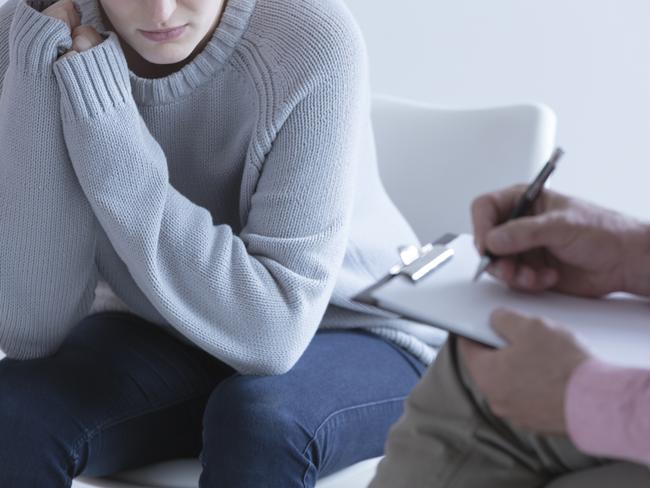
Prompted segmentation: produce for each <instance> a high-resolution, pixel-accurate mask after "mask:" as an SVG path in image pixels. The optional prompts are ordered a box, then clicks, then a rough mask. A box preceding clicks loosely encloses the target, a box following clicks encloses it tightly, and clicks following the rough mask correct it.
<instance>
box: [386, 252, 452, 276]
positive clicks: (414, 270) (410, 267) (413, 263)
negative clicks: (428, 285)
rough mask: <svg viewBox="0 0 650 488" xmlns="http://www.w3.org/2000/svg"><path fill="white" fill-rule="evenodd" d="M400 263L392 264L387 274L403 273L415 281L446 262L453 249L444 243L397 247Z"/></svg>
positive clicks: (450, 256)
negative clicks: (418, 246) (419, 246)
mask: <svg viewBox="0 0 650 488" xmlns="http://www.w3.org/2000/svg"><path fill="white" fill-rule="evenodd" d="M399 255H400V259H401V260H402V264H401V265H400V264H396V265H395V266H393V267H392V268H391V269H390V271H389V274H390V275H392V276H396V275H403V276H406V277H408V278H410V279H411V281H413V283H417V281H418V280H421V279H422V278H424V277H425V276H426V275H428V274H429V273H431V271H433V270H434V269H437V268H438V267H439V266H441V265H442V264H444V263H446V262H447V261H448V260H449V259H451V258H452V257H453V256H454V250H453V249H452V248H450V247H447V245H446V244H436V243H429V244H427V245H425V246H423V247H422V248H420V249H418V248H417V246H402V247H400V248H399Z"/></svg>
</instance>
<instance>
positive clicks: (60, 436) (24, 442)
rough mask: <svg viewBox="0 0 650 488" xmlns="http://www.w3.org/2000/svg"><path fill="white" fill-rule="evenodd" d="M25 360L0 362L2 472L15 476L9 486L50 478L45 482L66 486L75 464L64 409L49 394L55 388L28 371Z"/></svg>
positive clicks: (0, 446) (0, 450)
mask: <svg viewBox="0 0 650 488" xmlns="http://www.w3.org/2000/svg"><path fill="white" fill-rule="evenodd" d="M34 361H41V360H34ZM27 363H29V361H15V360H8V359H5V360H2V361H0V472H2V473H3V478H4V477H5V474H6V473H12V476H14V478H11V480H12V483H14V484H13V485H12V484H8V485H7V486H28V484H24V483H28V481H27V480H33V482H36V480H39V481H40V480H47V479H50V480H51V483H50V484H48V485H42V486H64V485H65V483H66V482H67V480H69V479H71V477H72V476H73V475H74V471H75V465H76V460H75V458H74V455H73V450H72V447H73V446H71V445H69V444H68V443H67V438H68V437H70V436H69V433H67V434H68V435H66V431H65V429H66V425H67V423H66V422H65V416H66V415H67V414H66V408H65V405H64V404H63V403H62V402H61V401H60V399H58V398H56V397H55V396H52V395H51V394H50V390H51V387H48V385H47V384H39V383H38V382H36V381H33V377H32V376H33V375H30V374H26V373H27V369H28V368H27V366H28V364H27ZM32 364H35V363H32ZM6 476H8V475H6ZM57 480H58V481H59V483H60V484H58V483H57V482H56V481H57ZM29 482H30V483H31V482H32V481H29ZM21 483H23V484H21ZM29 486H37V485H35V484H31V485H29Z"/></svg>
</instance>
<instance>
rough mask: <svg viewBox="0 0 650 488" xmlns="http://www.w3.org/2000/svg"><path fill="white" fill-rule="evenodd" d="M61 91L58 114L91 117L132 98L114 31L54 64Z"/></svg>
mask: <svg viewBox="0 0 650 488" xmlns="http://www.w3.org/2000/svg"><path fill="white" fill-rule="evenodd" d="M54 74H55V75H56V77H57V80H58V82H59V88H60V90H61V117H62V119H63V121H65V122H70V121H74V120H79V119H86V118H94V117H97V116H101V115H103V114H105V113H106V112H109V111H111V110H114V109H117V108H120V107H124V106H125V105H126V104H127V103H129V101H132V100H133V98H132V95H131V82H130V80H129V69H128V66H127V62H126V58H125V57H124V53H123V51H122V48H121V46H120V42H119V39H118V37H117V34H115V32H112V31H110V32H108V38H107V39H105V40H104V41H103V42H102V43H101V44H99V45H97V46H93V47H92V48H90V49H88V50H86V51H83V52H80V53H78V54H75V55H73V56H68V57H66V58H63V59H60V60H58V61H57V62H56V63H54Z"/></svg>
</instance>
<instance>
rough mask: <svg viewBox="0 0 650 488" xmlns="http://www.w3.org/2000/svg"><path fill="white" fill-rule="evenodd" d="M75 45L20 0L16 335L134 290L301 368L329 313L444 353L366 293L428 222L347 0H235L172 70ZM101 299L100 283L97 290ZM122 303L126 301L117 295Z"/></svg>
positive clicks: (232, 345) (235, 354)
mask: <svg viewBox="0 0 650 488" xmlns="http://www.w3.org/2000/svg"><path fill="white" fill-rule="evenodd" d="M96 2H97V0H77V3H78V4H79V5H80V7H81V10H82V19H81V21H82V24H87V25H91V26H93V27H95V28H96V29H97V30H98V32H100V34H103V36H104V37H105V40H104V41H103V42H102V43H101V44H100V45H98V46H96V47H94V48H92V49H90V50H88V51H85V52H83V53H81V54H78V55H76V56H72V57H69V58H66V59H63V60H57V57H58V49H59V48H67V49H69V48H70V47H71V45H72V40H71V37H70V33H69V30H68V28H67V26H66V25H65V23H64V22H63V21H61V20H58V19H54V18H52V17H49V16H46V15H44V14H42V13H41V10H42V8H44V6H46V5H48V4H51V3H53V2H52V1H49V2H48V1H45V2H43V1H37V0H9V1H8V2H7V3H6V4H4V5H2V6H1V7H0V89H1V90H2V91H1V97H0V185H1V188H0V223H1V225H2V232H1V233H0V348H1V349H3V350H4V351H5V352H6V354H7V356H9V357H14V358H20V359H25V358H34V357H40V356H45V355H48V354H51V353H53V352H54V351H56V350H57V348H58V347H59V346H60V344H61V342H62V341H63V339H64V338H65V337H66V335H67V333H68V332H69V331H70V329H71V328H72V327H73V326H74V325H75V324H77V323H78V322H79V321H80V320H81V319H82V318H83V317H85V316H87V315H88V314H89V313H91V312H93V311H97V310H99V309H101V308H102V307H103V308H110V305H109V306H108V307H107V306H106V303H110V301H108V302H107V301H106V300H104V301H103V302H101V304H98V302H97V301H95V302H94V300H95V290H96V288H97V289H100V287H101V286H104V287H105V288H104V289H105V290H108V293H110V294H112V293H114V294H115V295H116V296H117V297H119V303H120V304H123V308H126V309H128V310H129V311H131V312H132V313H134V314H137V315H139V316H141V317H143V318H145V319H147V320H150V321H152V322H154V323H157V324H160V326H161V327H164V328H166V329H167V330H168V331H169V332H170V333H172V334H174V335H176V336H177V337H178V338H179V339H181V340H184V341H186V342H188V343H191V344H193V345H196V346H197V347H200V348H202V349H204V350H205V351H207V352H209V353H210V354H212V355H213V356H215V357H217V358H219V359H220V360H222V361H224V362H225V363H227V364H229V365H231V366H232V367H233V368H235V369H236V370H238V371H240V372H242V373H245V374H278V373H282V372H285V371H287V370H288V369H290V368H291V367H292V366H293V364H295V362H296V361H297V359H298V358H299V357H300V355H301V354H302V353H303V351H304V350H305V348H306V347H307V345H308V344H309V342H310V340H311V339H312V337H313V335H314V333H315V332H316V330H317V329H318V328H319V327H334V328H355V327H363V328H367V329H369V330H372V331H373V332H375V333H377V334H381V335H383V336H384V337H387V338H389V339H391V340H393V341H395V342H396V343H397V344H399V345H400V346H401V347H404V348H406V349H408V350H410V351H412V352H413V353H415V354H416V355H417V356H418V357H419V358H420V359H422V360H423V361H425V362H430V361H431V360H432V359H433V356H434V352H435V349H434V348H433V347H431V346H437V345H439V344H440V342H441V341H442V340H443V339H444V334H443V333H441V332H440V331H437V330H435V329H433V328H430V327H426V326H421V325H419V324H415V323H412V322H409V321H405V320H402V319H400V318H398V317H396V316H394V315H391V314H388V313H382V312H379V311H377V310H375V309H373V308H371V307H367V306H362V305H359V304H356V303H354V302H352V301H351V300H350V297H351V296H352V295H354V294H355V293H356V292H357V291H359V290H360V289H362V288H364V287H365V286H368V285H369V284H370V283H372V282H373V281H374V280H376V279H377V278H379V277H380V276H381V275H383V274H384V273H385V272H386V270H387V269H388V268H389V267H390V266H392V265H393V264H395V262H396V261H398V254H397V252H396V249H397V247H398V246H399V245H401V244H410V243H414V242H417V238H416V237H415V235H414V233H413V232H412V230H411V228H410V227H409V225H408V224H407V223H406V221H405V220H404V219H403V217H402V216H401V215H400V213H399V212H398V211H397V209H396V208H395V207H394V205H393V204H392V203H391V201H390V200H389V198H388V197H387V195H386V193H385V192H384V189H383V187H382V185H381V183H380V180H379V175H378V171H377V165H376V161H375V153H374V142H373V138H372V130H371V123H370V116H369V114H370V107H369V98H370V97H369V85H368V80H367V62H366V55H365V47H364V44H363V40H362V37H361V35H360V33H359V29H358V27H357V25H356V24H355V23H354V21H353V19H352V17H351V15H350V13H349V11H348V10H347V9H346V8H345V7H344V5H343V4H342V3H341V0H229V1H228V2H227V6H226V9H225V11H224V13H223V16H222V20H221V22H220V24H219V26H218V27H217V29H216V30H215V32H214V34H213V36H212V38H211V39H210V42H209V44H207V46H206V47H205V49H204V50H203V51H202V52H201V53H199V54H198V55H197V56H196V57H195V58H194V59H193V60H192V61H191V62H190V63H188V64H187V65H185V66H184V67H183V68H182V69H181V70H180V71H177V72H175V73H173V74H171V75H169V76H166V77H164V78H157V79H146V78H141V77H139V76H137V75H135V74H134V73H133V72H132V71H130V70H129V68H128V66H127V64H126V60H125V57H124V54H123V52H122V50H121V47H120V41H119V39H118V37H117V36H116V34H115V33H114V32H112V31H108V30H107V29H106V26H105V25H104V24H103V22H102V19H101V15H100V11H99V8H98V5H97V3H96ZM93 302H94V303H93ZM115 308H116V309H119V308H122V306H121V305H118V306H116V307H115Z"/></svg>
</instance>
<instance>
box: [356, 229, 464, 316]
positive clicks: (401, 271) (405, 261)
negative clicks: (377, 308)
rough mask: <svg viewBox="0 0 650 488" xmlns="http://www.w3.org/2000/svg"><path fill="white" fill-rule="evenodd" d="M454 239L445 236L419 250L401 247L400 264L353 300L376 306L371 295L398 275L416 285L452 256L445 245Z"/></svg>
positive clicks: (412, 247) (452, 252)
mask: <svg viewBox="0 0 650 488" xmlns="http://www.w3.org/2000/svg"><path fill="white" fill-rule="evenodd" d="M456 237H457V236H456V234H445V235H444V236H442V237H440V238H439V239H437V240H436V241H434V242H431V243H429V244H426V245H425V246H423V247H421V248H419V247H418V246H413V245H411V246H401V247H400V248H399V249H398V252H399V255H400V260H401V264H396V265H395V266H393V267H391V268H390V270H389V271H388V274H387V275H386V276H384V277H383V278H381V279H380V280H379V281H377V282H376V283H375V284H374V285H371V286H369V287H368V288H366V289H365V290H363V291H361V292H360V293H358V294H357V295H356V296H354V297H353V300H354V301H358V302H361V303H365V304H367V305H376V300H375V299H374V298H373V297H372V293H373V292H374V291H375V290H377V289H378V288H381V287H382V286H384V285H385V284H386V283H387V282H389V281H390V280H392V279H393V278H395V277H397V276H400V275H401V276H404V277H406V278H408V279H409V280H411V282H412V283H413V284H416V283H417V282H418V281H419V280H421V279H422V278H424V277H425V276H427V275H428V274H429V273H431V272H432V271H434V270H436V269H438V268H439V267H440V266H442V265H443V264H444V263H446V262H447V261H449V260H450V259H451V258H452V257H453V256H454V250H453V249H452V248H451V247H449V246H448V245H447V244H449V243H450V242H451V241H453V240H454V239H455V238H456Z"/></svg>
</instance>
